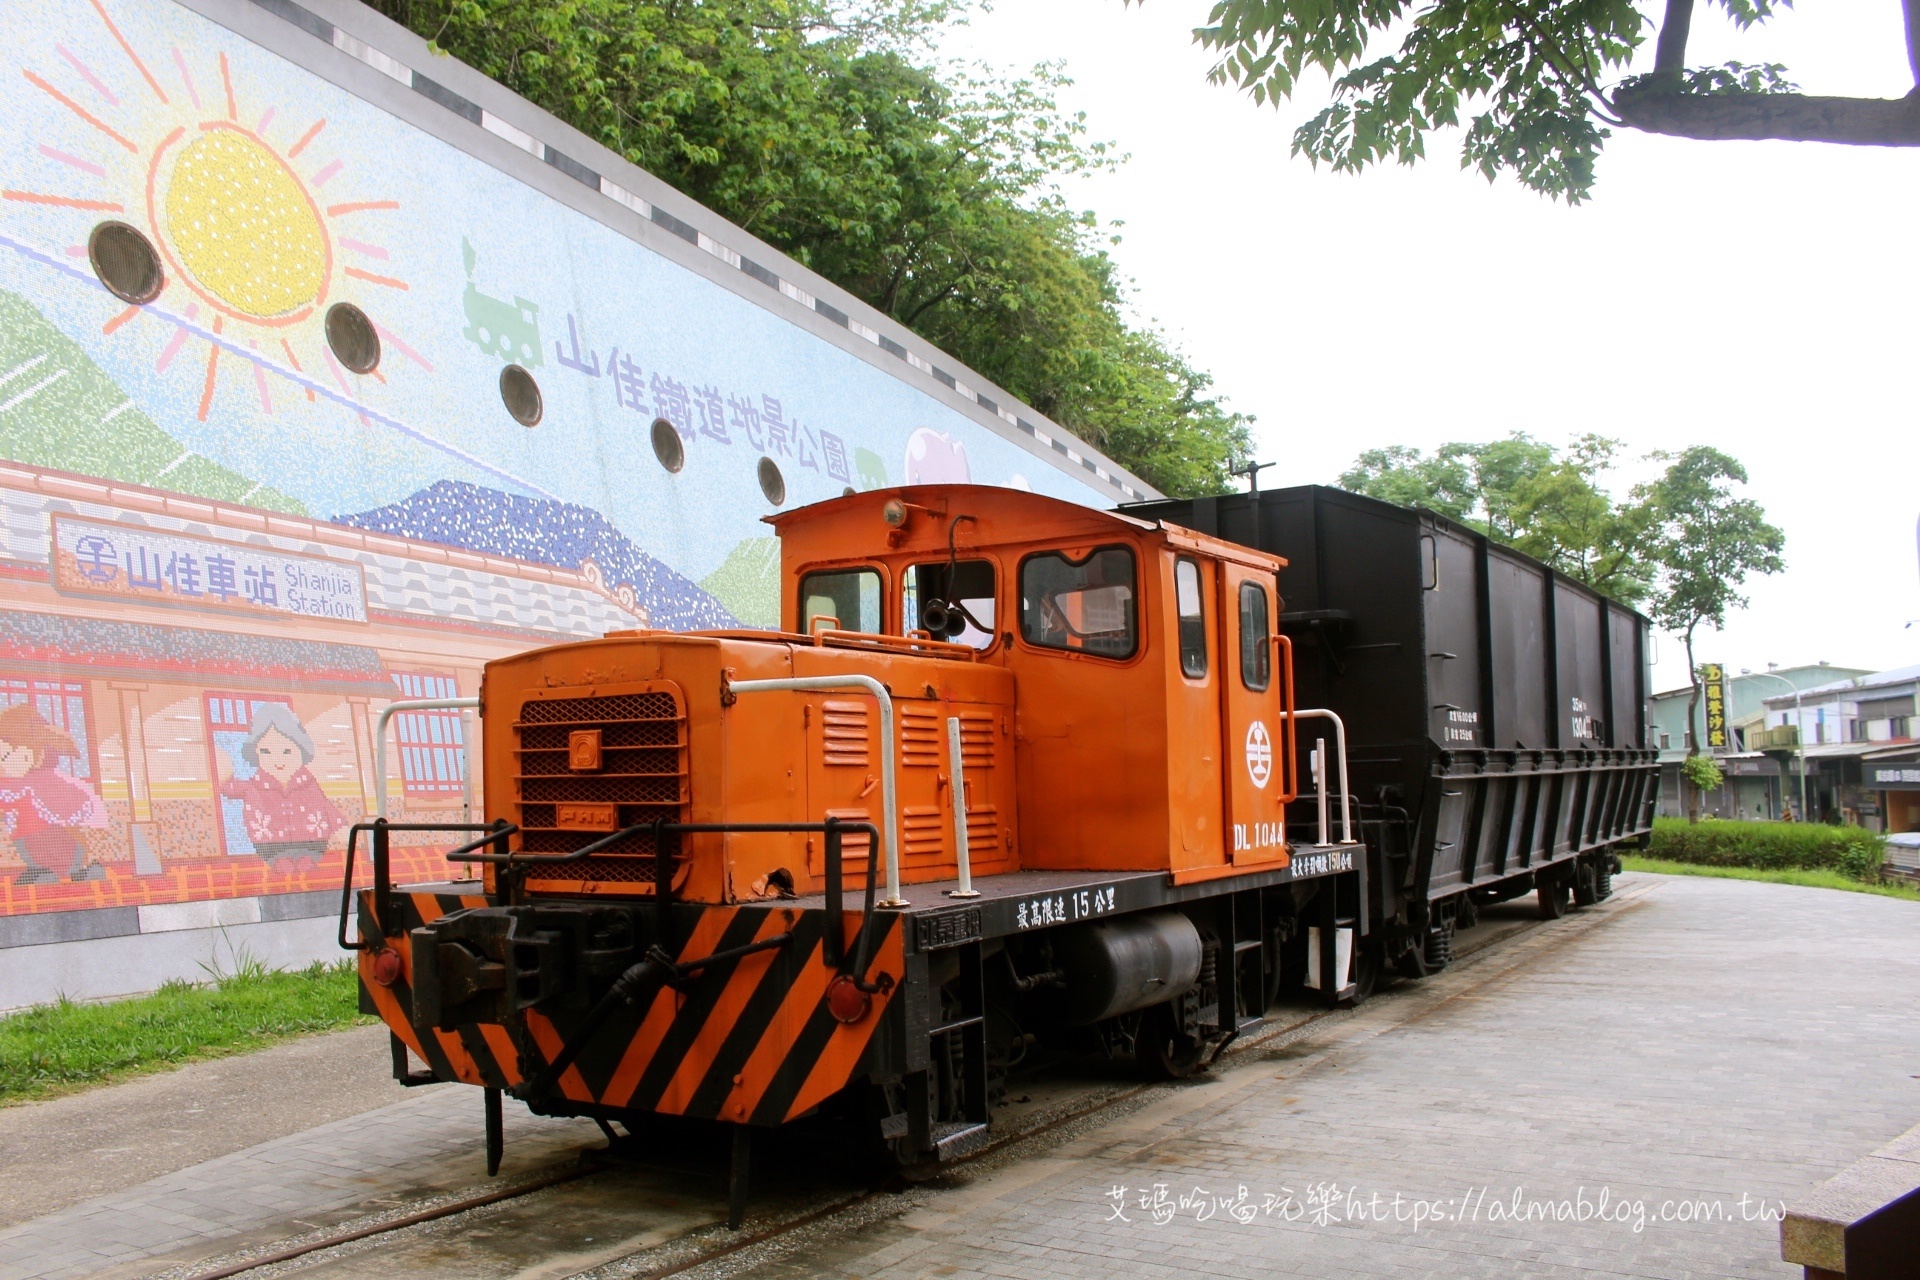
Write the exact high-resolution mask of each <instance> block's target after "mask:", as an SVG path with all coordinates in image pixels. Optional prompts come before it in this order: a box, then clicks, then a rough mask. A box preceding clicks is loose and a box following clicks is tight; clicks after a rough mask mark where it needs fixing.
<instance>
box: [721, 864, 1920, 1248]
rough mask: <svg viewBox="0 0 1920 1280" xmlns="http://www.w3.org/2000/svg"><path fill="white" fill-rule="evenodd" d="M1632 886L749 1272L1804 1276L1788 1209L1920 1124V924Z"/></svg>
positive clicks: (1743, 886)
mask: <svg viewBox="0 0 1920 1280" xmlns="http://www.w3.org/2000/svg"><path fill="white" fill-rule="evenodd" d="M1650 882H1651V883H1650ZM1619 884H1620V887H1621V889H1622V890H1623V894H1624V893H1630V892H1634V891H1636V890H1640V891H1644V892H1643V893H1642V896H1640V897H1639V898H1638V900H1637V901H1632V902H1626V903H1622V904H1621V905H1620V906H1619V907H1618V908H1614V909H1611V910H1608V911H1607V912H1606V915H1607V917H1608V918H1606V919H1605V920H1603V921H1599V922H1593V923H1587V922H1584V921H1578V918H1577V917H1576V918H1575V921H1578V923H1580V924H1582V925H1585V927H1584V928H1582V930H1581V934H1580V936H1579V937H1578V938H1577V939H1575V940H1573V941H1571V942H1570V943H1567V942H1564V941H1563V939H1562V937H1561V935H1559V933H1558V931H1559V930H1560V929H1562V928H1563V927H1564V926H1563V925H1556V926H1553V927H1552V928H1550V929H1542V930H1538V931H1536V932H1534V933H1532V934H1530V935H1528V936H1527V937H1525V938H1523V939H1521V940H1519V941H1517V942H1515V943H1513V944H1511V945H1510V946H1509V947H1505V948H1501V949H1500V950H1499V951H1497V952H1495V953H1492V954H1490V955H1488V956H1487V957H1485V958H1484V959H1483V962H1482V963H1480V964H1477V965H1472V966H1466V967H1463V968H1461V969H1456V970H1453V971H1449V972H1448V973H1447V974H1444V975H1442V976H1441V977H1440V978H1438V979H1434V980H1430V981H1429V982H1428V983H1426V984H1422V986H1421V987H1420V988H1416V989H1415V990H1414V991H1413V992H1410V993H1407V994H1406V995H1404V996H1402V997H1401V998H1398V999H1392V1000H1386V1001H1380V1002H1376V1003H1374V1004H1371V1005H1369V1006H1367V1007H1366V1008H1364V1009H1363V1010H1361V1011H1360V1012H1359V1013H1357V1014H1356V1015H1354V1016H1353V1017H1352V1018H1350V1019H1346V1020H1344V1021H1343V1022H1340V1023H1338V1024H1335V1025H1328V1024H1321V1028H1322V1029H1316V1030H1315V1031H1314V1032H1313V1033H1312V1035H1311V1038H1310V1040H1307V1041H1303V1042H1300V1043H1296V1044H1293V1045H1288V1046H1285V1047H1280V1048H1276V1049H1269V1050H1262V1051H1258V1052H1257V1053H1255V1054H1252V1055H1249V1056H1250V1058H1251V1059H1252V1060H1251V1061H1248V1062H1246V1063H1245V1064H1243V1065H1242V1066H1240V1067H1238V1068H1237V1069H1229V1070H1227V1071H1225V1072H1222V1073H1220V1074H1219V1075H1218V1076H1217V1077H1216V1078H1214V1079H1212V1080H1210V1081H1207V1082H1205V1083H1198V1084H1193V1085H1190V1086H1188V1087H1186V1088H1183V1089H1180V1090H1177V1091H1175V1092H1173V1093H1172V1094H1171V1095H1170V1096H1166V1097H1164V1098H1162V1099H1160V1100H1158V1101H1156V1102H1154V1103H1153V1104H1151V1105H1149V1106H1147V1107H1146V1108H1144V1109H1142V1110H1141V1111H1139V1112H1137V1113H1136V1114H1134V1115H1133V1116H1131V1117H1128V1118H1126V1119H1124V1120H1119V1121H1116V1122H1114V1123H1110V1124H1106V1125H1104V1126H1101V1127H1100V1128H1097V1129H1094V1130H1092V1131H1091V1132H1089V1133H1087V1134H1086V1135H1084V1136H1083V1137H1080V1138H1078V1139H1076V1140H1075V1141H1073V1142H1071V1143H1069V1144H1067V1145H1066V1146H1063V1147H1061V1148H1059V1149H1057V1150H1055V1151H1054V1152H1052V1153H1051V1154H1050V1155H1048V1156H1046V1157H1045V1158H1042V1159H1032V1160H1027V1161H1024V1162H1010V1163H1008V1164H1007V1165H1006V1166H1005V1167H1003V1168H1002V1169H1000V1170H998V1171H996V1172H993V1173H992V1174H990V1175H989V1176H985V1177H981V1178H978V1179H976V1180H974V1181H972V1182H971V1183H970V1184H967V1185H963V1186H959V1187H956V1188H954V1189H950V1190H946V1191H939V1190H935V1191H931V1192H929V1193H927V1194H926V1195H924V1196H923V1197H922V1198H921V1203H920V1206H919V1207H918V1208H915V1209H913V1210H912V1211H910V1212H908V1213H906V1214H904V1215H901V1216H895V1217H891V1218H887V1219H883V1220H880V1221H877V1222H874V1223H872V1224H871V1225H869V1226H867V1227H866V1228H865V1229H864V1230H861V1231H858V1232H847V1231H846V1230H844V1228H842V1229H838V1230H836V1231H835V1232H834V1233H832V1235H831V1236H824V1237H820V1238H813V1239H809V1240H805V1241H796V1242H795V1244H796V1245H797V1247H796V1248H792V1249H788V1250H784V1251H783V1252H784V1253H785V1256H784V1258H783V1259H768V1258H755V1259H743V1260H742V1262H741V1265H742V1266H750V1267H751V1268H752V1269H753V1274H754V1275H755V1276H756V1277H759V1276H803V1275H804V1276H848V1277H863V1278H865V1277H874V1278H881V1277H884V1278H885V1280H907V1278H908V1277H950V1278H952V1280H984V1278H986V1277H996V1278H1000V1277H1005V1278H1009V1280H1019V1278H1023V1277H1032V1278H1033V1280H1062V1278H1063V1277H1079V1276H1085V1277H1089V1278H1092V1277H1102V1278H1104V1277H1108V1276H1112V1275H1114V1274H1116V1273H1124V1274H1125V1275H1127V1276H1129V1277H1132V1278H1138V1280H1148V1278H1150V1277H1160V1276H1184V1275H1193V1274H1205V1275H1213V1276H1226V1277H1241V1276H1245V1277H1255V1276H1260V1277H1272V1276H1340V1277H1346V1276H1396V1277H1397V1276H1407V1277H1483V1276H1528V1277H1533V1276H1540V1277H1566V1278H1568V1280H1572V1278H1574V1277H1580V1278H1581V1280H1586V1278H1587V1277H1592V1276H1596V1275H1604V1276H1636V1277H1637V1276H1644V1277H1651V1278H1654V1280H1677V1278H1679V1277H1703V1278H1706V1277H1713V1278H1718V1277H1750V1276H1752V1277H1759V1276H1772V1277H1786V1276H1797V1274H1798V1269H1797V1268H1793V1267H1788V1266H1787V1265H1786V1264H1784V1263H1782V1262H1781V1261H1780V1260H1779V1229H1778V1225H1777V1221H1776V1220H1773V1215H1774V1214H1777V1213H1778V1212H1779V1208H1780V1202H1781V1200H1782V1199H1785V1198H1791V1197H1795V1196H1797V1195H1799V1194H1800V1193H1801V1192H1803V1191H1804V1190H1806V1189H1807V1188H1809V1187H1811V1186H1812V1185H1813V1184H1815V1183H1817V1182H1819V1181H1821V1180H1822V1179H1824V1178H1826V1177H1828V1176H1830V1175H1831V1174H1833V1173H1834V1172H1836V1171H1838V1170H1839V1169H1841V1168H1842V1167H1844V1166H1845V1165H1847V1164H1849V1163H1851V1162H1852V1161H1853V1160H1855V1159H1856V1158H1858V1157H1859V1156H1861V1155H1863V1154H1865V1153H1867V1152H1869V1151H1871V1150H1873V1149H1874V1148H1875V1147H1877V1146H1879V1145H1880V1144H1882V1143H1884V1142H1886V1141H1887V1140H1889V1139H1890V1138H1892V1137H1894V1136H1896V1135H1897V1134H1899V1133H1900V1132H1901V1131H1903V1130H1904V1129H1906V1128H1908V1127H1909V1126H1911V1125H1912V1124H1913V1123H1914V1122H1915V1121H1916V1120H1920V1079H1916V1078H1915V1073H1920V1014H1916V1010H1920V945H1916V944H1920V906H1916V905H1915V904H1913V903H1909V902H1901V901H1894V900H1889V899H1884V898H1876V897H1870V896H1867V895H1864V894H1849V893H1837V892H1833V891H1831V890H1820V889H1800V888H1793V887H1788V886H1779V885H1767V884H1755V883H1749V882H1744V881H1733V880H1709V879H1689V878H1679V877H1676V878H1654V877H1645V876H1631V877H1626V878H1623V879H1622V880H1621V881H1620V882H1619ZM1612 906H1613V904H1609V907H1610V908H1611V907H1612ZM1573 922H1574V921H1570V922H1568V923H1573Z"/></svg>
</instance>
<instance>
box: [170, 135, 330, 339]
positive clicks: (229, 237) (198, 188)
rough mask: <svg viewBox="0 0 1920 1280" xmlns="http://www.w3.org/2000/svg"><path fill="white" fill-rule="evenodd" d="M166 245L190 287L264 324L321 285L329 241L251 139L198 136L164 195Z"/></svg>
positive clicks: (297, 191) (280, 168) (293, 185)
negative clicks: (188, 277) (196, 286)
mask: <svg viewBox="0 0 1920 1280" xmlns="http://www.w3.org/2000/svg"><path fill="white" fill-rule="evenodd" d="M166 222H167V238H168V239H169V240H170V241H171V242H172V244H173V248H174V252H175V253H176V254H177V255H178V256H179V259H180V265H181V266H183V267H185V268H186V270H187V271H188V272H189V273H190V274H191V275H192V276H193V278H194V281H195V282H196V283H197V284H199V285H200V287H201V288H203V289H205V290H206V291H207V292H208V293H211V294H212V295H213V296H214V297H216V298H218V299H220V300H221V301H222V302H224V303H226V304H227V305H228V306H230V307H232V308H233V309H234V310H235V311H238V312H241V313H242V314H244V315H248V316H255V317H258V318H260V319H263V320H270V319H273V318H275V317H278V316H284V315H287V314H289V313H291V312H294V311H297V310H299V309H300V308H301V307H304V306H307V305H309V304H311V303H312V302H314V301H315V300H316V299H317V298H318V297H319V296H320V291H321V289H322V288H323V287H324V286H325V285H326V272H327V241H326V231H325V229H324V228H323V227H322V226H321V225H320V219H319V217H318V216H317V215H316V214H315V212H314V208H313V205H312V203H311V202H310V201H309V200H308V199H307V195H306V192H305V190H304V189H303V188H302V187H301V186H300V182H299V180H298V179H297V178H295V177H294V176H293V173H292V172H291V171H290V170H289V169H288V168H287V166H286V165H285V164H284V163H282V162H281V160H280V157H279V156H277V155H275V154H274V153H273V152H272V151H270V150H268V149H267V147H266V146H265V145H264V144H262V143H261V142H259V141H258V140H256V139H254V138H253V137H251V136H249V135H247V134H243V133H238V132H236V131H234V130H231V129H213V130H209V131H208V132H206V133H204V134H202V135H201V136H200V137H199V138H197V139H195V140H194V141H193V142H192V143H190V144H189V145H188V146H187V147H186V149H185V150H183V151H182V152H181V153H180V158H179V160H178V161H177V162H176V163H175V164H174V167H173V179H172V181H171V183H170V184H169V185H168V187H167V198H166Z"/></svg>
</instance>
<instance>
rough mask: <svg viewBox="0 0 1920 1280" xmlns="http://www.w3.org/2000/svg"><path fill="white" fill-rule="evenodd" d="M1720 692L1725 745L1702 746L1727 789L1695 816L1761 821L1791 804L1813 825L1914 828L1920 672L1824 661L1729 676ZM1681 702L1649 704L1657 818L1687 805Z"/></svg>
mask: <svg viewBox="0 0 1920 1280" xmlns="http://www.w3.org/2000/svg"><path fill="white" fill-rule="evenodd" d="M1725 687H1726V698H1725V702H1726V707H1727V711H1726V731H1727V732H1726V736H1727V743H1726V745H1725V746H1710V748H1709V749H1710V753H1711V754H1712V755H1713V757H1714V759H1715V760H1716V761H1717V762H1718V763H1719V765H1720V768H1721V771H1722V772H1723V773H1724V774H1725V775H1726V785H1725V786H1723V787H1721V788H1720V789H1719V790H1717V791H1714V792H1710V793H1708V794H1706V795H1704V796H1703V797H1702V798H1701V799H1702V812H1704V813H1710V814H1712V815H1714V816H1716V817H1722V818H1759V819H1768V818H1778V817H1780V816H1781V814H1782V812H1783V807H1784V806H1791V808H1792V809H1793V811H1794V813H1795V814H1797V815H1801V816H1804V817H1806V818H1809V819H1811V820H1812V821H1816V822H1844V823H1851V824H1854V825H1858V826H1863V827H1866V828H1867V829H1869V830H1873V831H1887V832H1897V831H1915V830H1920V743H1916V740H1915V732H1914V731H1915V728H1916V726H1917V725H1920V717H1917V716H1916V695H1917V694H1920V667H1901V668H1898V669H1896V670H1893V671H1882V672H1869V671H1862V670H1858V669H1854V668H1845V667H1833V666H1828V665H1826V664H1825V663H1821V664H1818V665H1816V666H1811V667H1789V668H1782V669H1779V670H1774V671H1767V672H1745V673H1741V674H1738V675H1729V676H1728V677H1727V678H1726V681H1725ZM1796 691H1797V692H1796ZM1687 700H1688V691H1687V690H1685V689H1680V690H1674V691H1671V692H1668V693H1660V694H1656V695H1654V698H1653V715H1652V723H1653V725H1654V732H1655V735H1656V741H1657V742H1658V744H1659V746H1660V748H1661V754H1660V760H1661V765H1662V769H1663V773H1662V787H1661V793H1660V797H1661V798H1660V804H1661V812H1662V813H1665V814H1669V815H1676V816H1677V815H1680V814H1684V813H1685V812H1686V803H1687V802H1686V798H1685V795H1684V794H1683V792H1682V789H1681V786H1680V762H1681V761H1682V760H1684V759H1685V758H1686V747H1685V742H1686V738H1685V737H1684V732H1685V725H1686V718H1687ZM1702 722H1703V723H1704V717H1702ZM1703 732H1704V730H1703ZM1803 767H1804V769H1805V774H1806V783H1805V787H1804V794H1805V802H1804V805H1803V803H1802V800H1801V795H1802V791H1803V788H1802V786H1801V770H1802V768H1803Z"/></svg>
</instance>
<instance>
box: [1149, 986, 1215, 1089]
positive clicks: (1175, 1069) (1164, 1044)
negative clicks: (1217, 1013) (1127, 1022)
mask: <svg viewBox="0 0 1920 1280" xmlns="http://www.w3.org/2000/svg"><path fill="white" fill-rule="evenodd" d="M1173 1010H1174V1003H1173V1002H1168V1003H1166V1004H1157V1005H1154V1006H1153V1007H1152V1008H1150V1009H1148V1010H1147V1011H1146V1013H1145V1016H1143V1017H1142V1018H1141V1019H1140V1041H1139V1048H1138V1049H1137V1050H1136V1054H1137V1058H1136V1060H1137V1061H1138V1062H1139V1064H1140V1068H1141V1070H1142V1071H1144V1072H1145V1073H1146V1075H1147V1078H1148V1079H1150V1080H1184V1079H1185V1078H1186V1077H1188V1076H1190V1075H1192V1074H1193V1073H1194V1072H1195V1071H1197V1070H1199V1069H1200V1060H1201V1059H1202V1058H1203V1057H1205V1056H1206V1051H1207V1047H1206V1045H1205V1044H1203V1043H1201V1042H1200V1041H1197V1040H1194V1039H1192V1038H1190V1037H1189V1036H1188V1035H1187V1034H1186V1032H1184V1031H1182V1030H1181V1029H1180V1025H1179V1023H1178V1022H1176V1021H1175V1019H1174V1014H1173Z"/></svg>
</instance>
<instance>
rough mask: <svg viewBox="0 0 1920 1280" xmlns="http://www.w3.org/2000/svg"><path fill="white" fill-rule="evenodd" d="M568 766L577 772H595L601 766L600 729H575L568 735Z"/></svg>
mask: <svg viewBox="0 0 1920 1280" xmlns="http://www.w3.org/2000/svg"><path fill="white" fill-rule="evenodd" d="M567 768H569V769H571V770H573V771H574V772H575V773H593V772H596V771H597V770H598V769H599V768H600V731H599V730H598V729H575V730H574V731H573V732H572V733H571V734H569V735H568V737H567Z"/></svg>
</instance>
